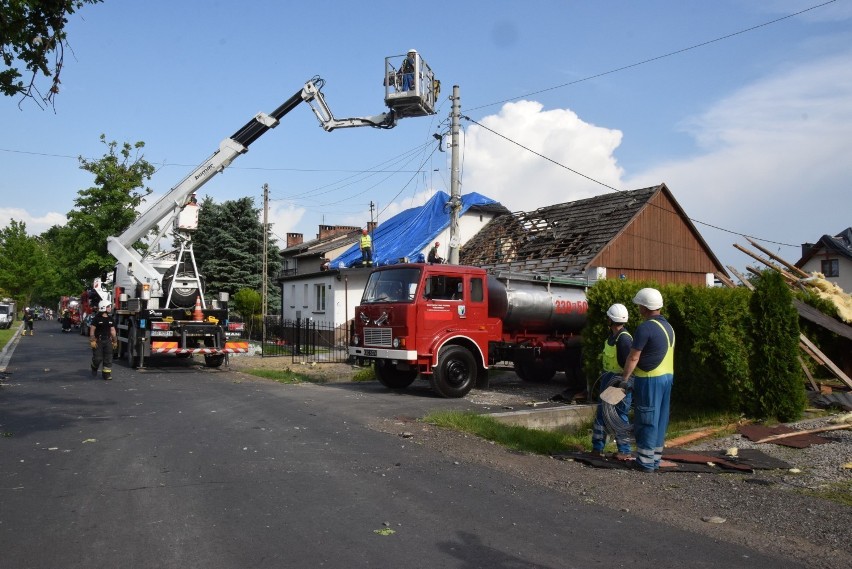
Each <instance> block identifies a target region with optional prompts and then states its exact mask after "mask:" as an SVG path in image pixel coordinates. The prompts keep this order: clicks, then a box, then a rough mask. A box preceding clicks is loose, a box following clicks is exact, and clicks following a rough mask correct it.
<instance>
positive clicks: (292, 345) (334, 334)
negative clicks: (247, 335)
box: [252, 316, 349, 363]
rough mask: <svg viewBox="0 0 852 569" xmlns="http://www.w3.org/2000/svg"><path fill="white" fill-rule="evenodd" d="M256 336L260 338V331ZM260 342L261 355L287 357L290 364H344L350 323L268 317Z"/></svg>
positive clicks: (347, 354)
mask: <svg viewBox="0 0 852 569" xmlns="http://www.w3.org/2000/svg"><path fill="white" fill-rule="evenodd" d="M252 335H253V336H254V334H252ZM257 336H258V338H257V339H258V340H260V339H261V338H260V336H261V334H257ZM261 345H262V348H261V355H262V356H263V357H280V356H290V357H291V358H292V361H293V363H300V362H301V363H309V362H326V363H343V362H346V361H348V359H349V325H348V324H341V325H339V326H335V325H334V324H332V323H329V322H317V321H315V320H313V319H312V318H296V319H295V320H281V318H280V317H276V316H269V317H267V319H266V339H265V341H264V342H262V344H261Z"/></svg>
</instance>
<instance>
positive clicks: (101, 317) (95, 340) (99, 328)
mask: <svg viewBox="0 0 852 569" xmlns="http://www.w3.org/2000/svg"><path fill="white" fill-rule="evenodd" d="M111 308H112V305H111V304H110V303H109V301H108V300H102V301H101V302H100V303H99V304H98V313H97V314H96V315H95V317H94V318H93V319H92V325H91V326H90V327H89V345H90V346H91V348H92V366H91V367H92V377H97V375H98V368H99V367H101V365H103V378H104V379H106V380H110V379H112V353H113V351H115V349H116V348H117V347H118V338H117V337H116V332H115V322H114V321H113V318H112V314H110V312H111Z"/></svg>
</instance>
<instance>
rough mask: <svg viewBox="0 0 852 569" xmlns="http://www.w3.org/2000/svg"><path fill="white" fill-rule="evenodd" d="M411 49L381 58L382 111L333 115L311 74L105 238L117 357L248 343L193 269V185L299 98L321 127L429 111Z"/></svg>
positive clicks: (389, 122)
mask: <svg viewBox="0 0 852 569" xmlns="http://www.w3.org/2000/svg"><path fill="white" fill-rule="evenodd" d="M412 53H413V54H414V64H413V65H411V63H409V64H406V65H405V66H404V65H403V64H402V63H399V62H400V61H404V60H405V58H406V56H405V55H403V56H398V55H397V56H390V57H387V58H385V76H384V77H385V80H384V86H385V104H386V105H387V107H388V111H387V112H384V113H382V114H380V115H375V116H370V117H358V118H346V119H337V118H335V117H334V115H333V114H332V112H331V109H330V108H329V107H328V105H327V104H326V101H325V98H324V97H323V94H322V88H323V86H324V84H325V81H324V80H323V79H322V78H320V77H318V76H317V77H313V78H312V79H310V80H309V81H308V82H307V83H305V85H304V86H303V87H302V88H301V89H300V90H299V91H297V92H296V93H295V94H294V95H293V96H292V97H290V98H289V99H287V100H286V101H285V102H284V103H283V104H282V105H281V106H279V107H278V108H277V109H275V110H274V111H272V112H271V113H269V114H267V113H258V114H257V115H256V116H255V117H254V118H253V119H251V120H250V121H249V122H247V123H246V124H245V125H244V126H243V127H242V128H241V129H239V130H238V131H237V132H235V133H234V134H233V135H231V136H230V137H228V138H226V139H224V140H223V141H222V142H220V143H219V149H218V150H216V151H215V152H214V153H213V154H212V155H211V156H210V157H209V158H207V159H206V160H205V161H204V162H202V163H201V164H200V165H199V166H198V167H196V168H195V170H193V171H192V172H191V173H190V174H189V175H188V176H187V177H185V178H184V179H183V180H181V182H180V183H178V185H176V186H175V187H174V188H172V189H171V190H170V191H169V192H168V193H167V194H166V195H164V196H163V197H162V198H160V199H159V200H158V201H157V202H156V203H155V204H154V205H153V206H152V207H151V208H150V209H148V210H147V211H146V212H145V213H143V214H142V215H141V216H139V217H138V218H137V219H136V220H135V221H134V222H133V223H132V224H131V225H130V227H128V228H127V230H126V231H125V232H124V233H122V234H121V235H118V236H111V237H108V238H107V249H108V250H109V252H110V254H111V255H113V256H114V257H115V258H116V261H117V263H116V268H115V274H114V281H115V288H114V290H113V306H114V315H115V323H116V329H117V332H118V341H119V344H118V345H119V347H118V351H119V353H118V356H119V357H123V358H126V359H127V362H128V364H129V365H130V366H131V367H134V368H141V367H144V365H145V358H146V357H149V356H151V355H155V354H176V355H178V356H183V357H191V356H192V355H193V354H203V355H204V360H205V363H206V365H208V366H209V367H219V366H221V365H222V363H223V362H224V360H225V356H226V355H227V354H230V353H240V352H247V351H248V344H247V343H246V342H239V341H229V339H228V334H227V330H228V300H229V299H228V293H220V294H219V295H218V297H217V298H215V299H213V298H210V300H208V295H207V294H206V291H205V287H204V278H203V277H202V276H201V274H199V272H198V267H197V266H196V263H195V255H194V253H193V251H192V240H191V234H192V232H193V231H194V230H195V229H196V228H197V224H198V207H197V204H196V201H195V193H196V192H197V191H198V190H199V188H201V187H202V186H203V185H204V184H205V183H207V182H208V181H209V180H210V179H211V178H212V177H213V176H215V175H216V174H219V173H220V172H222V171H223V170H224V169H225V168H227V167H228V166H230V164H231V162H233V161H234V160H235V159H236V158H237V157H239V156H240V155H241V154H244V153H246V152H247V151H248V147H249V145H250V144H251V143H253V142H254V141H255V140H257V139H258V138H259V137H260V136H261V135H263V134H265V133H266V132H267V131H268V130H270V129H272V128H275V127H276V126H277V125H278V122H279V121H280V120H281V118H282V117H284V115H286V114H287V113H289V112H290V111H291V110H293V109H294V108H295V107H296V106H298V105H299V104H300V103H302V102H305V103H308V105H310V107H311V110H312V111H313V112H314V114H315V115H316V117H317V119H318V120H319V123H320V126H321V127H322V128H323V129H325V130H326V131H328V132H331V131H332V130H334V129H338V128H351V127H360V126H372V127H375V128H393V127H394V126H396V122H397V120H398V119H401V118H406V117H417V116H426V115H432V114H434V113H435V105H436V102H437V98H438V94H439V92H440V82H439V81H438V80H437V79H435V76H434V74H433V72H432V70H431V68H430V67H429V65H428V64H427V63H426V61H424V60H423V59H422V58H421V57H420V55H419V54H417V53H416V51H415V50H410V51H409V52H408V58H409V62H410V61H411V55H412ZM412 72H413V74H414V79H413V80H412V77H411V75H410V74H411V73H412ZM403 73H408V74H409V75H408V77H406V78H405V81H404V84H405V87H406V89H405V90H403V89H402V87H403ZM155 227H159V228H160V232H159V234H158V235H157V236H156V238H155V239H154V240H153V242H152V243H151V244H150V245H149V246H148V247H147V248H146V252H145V253H140V252H139V251H138V250H136V249H135V248H134V247H133V245H134V244H135V243H137V242H139V241H140V240H141V239H144V238H145V237H146V236H147V235H148V234H149V232H150V231H151V230H152V229H154V228H155ZM170 227H171V228H173V229H174V232H175V237H176V240H177V244H178V245H179V250H178V251H169V252H166V253H163V252H161V251H160V249H159V246H158V244H159V242H160V240H161V239H162V237H163V236H164V234H165V233H166V231H168V229H169V228H170Z"/></svg>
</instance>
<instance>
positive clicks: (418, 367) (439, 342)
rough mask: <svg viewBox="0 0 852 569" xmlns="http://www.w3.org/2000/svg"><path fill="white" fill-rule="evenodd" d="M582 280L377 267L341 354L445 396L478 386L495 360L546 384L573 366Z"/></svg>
mask: <svg viewBox="0 0 852 569" xmlns="http://www.w3.org/2000/svg"><path fill="white" fill-rule="evenodd" d="M586 286H587V283H586V282H585V281H579V280H567V279H556V278H551V277H547V276H542V275H524V274H517V273H508V272H504V273H496V274H489V273H487V272H486V271H485V270H484V269H481V268H479V267H466V266H456V265H428V264H420V263H413V264H399V265H390V266H385V267H379V268H377V269H375V270H374V271H373V272H372V273H371V274H370V278H369V280H368V281H367V286H366V288H365V290H364V295H363V297H362V299H361V304H360V305H359V306H358V307H357V308H356V309H355V326H354V334H353V335H352V339H351V345H350V348H349V354H350V355H351V356H353V357H354V358H355V359H356V360H357V361H358V362H359V363H361V364H362V365H364V364H370V363H372V364H374V365H375V370H376V376H377V377H378V379H379V381H380V382H381V383H382V384H383V385H385V386H386V387H389V388H391V389H404V388H406V387H408V386H409V385H411V384H412V383H413V382H414V380H415V379H417V377H418V375H420V376H422V377H423V378H428V379H429V381H430V383H431V385H432V388H433V389H434V390H435V391H436V392H437V393H438V394H440V395H441V396H443V397H463V396H464V395H465V394H467V393H468V392H469V391H470V390H471V389H472V388H473V387H474V386H484V385H485V383H486V382H487V370H488V368H489V367H490V366H491V365H493V364H495V363H497V362H502V361H507V362H511V363H512V364H513V365H514V367H515V371H516V372H517V374H518V376H520V377H521V378H522V379H524V380H526V381H549V380H550V379H551V378H552V377H553V376H554V375H555V374H556V372H558V371H566V372H568V371H573V369H574V368H576V367H579V365H580V356H579V351H580V331H581V330H582V328H583V326H584V325H585V323H586V312H587V310H588V303H587V302H586V293H585V290H586Z"/></svg>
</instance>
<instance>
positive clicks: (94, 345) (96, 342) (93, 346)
mask: <svg viewBox="0 0 852 569" xmlns="http://www.w3.org/2000/svg"><path fill="white" fill-rule="evenodd" d="M89 345H90V346H91V347H92V349H93V350H94V349H95V348H97V347H98V341H97V340H95V339H94V338H92V339H91V340H89Z"/></svg>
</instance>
